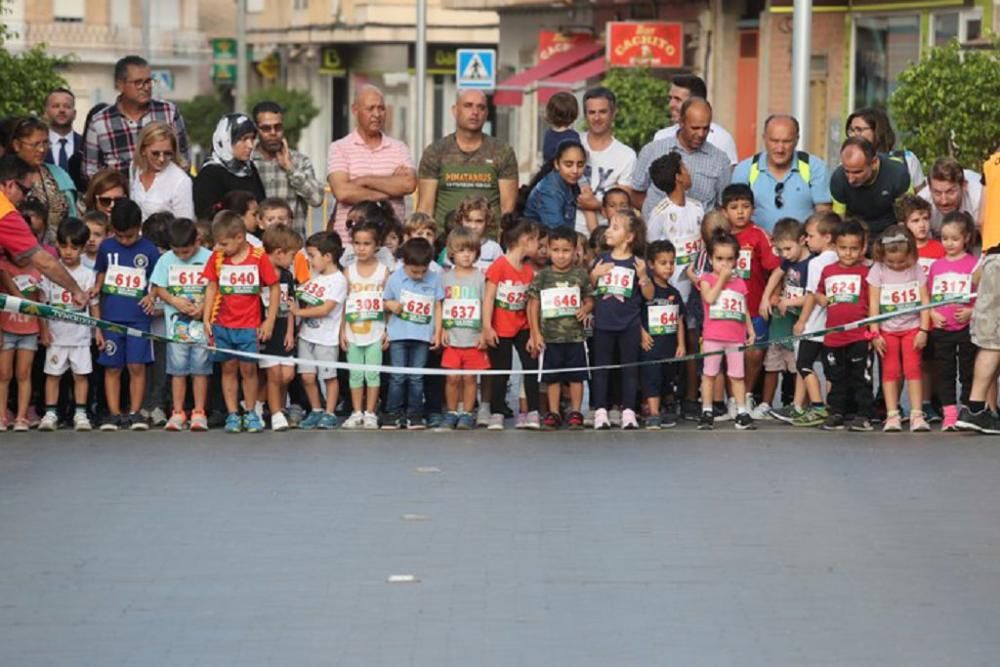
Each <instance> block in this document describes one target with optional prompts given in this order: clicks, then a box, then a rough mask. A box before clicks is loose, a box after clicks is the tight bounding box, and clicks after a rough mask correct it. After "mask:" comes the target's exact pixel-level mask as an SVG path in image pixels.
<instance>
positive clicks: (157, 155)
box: [149, 151, 174, 160]
mask: <svg viewBox="0 0 1000 667" xmlns="http://www.w3.org/2000/svg"><path fill="white" fill-rule="evenodd" d="M149 154H150V155H152V156H153V159H154V160H170V159H173V157H174V152H173V151H149Z"/></svg>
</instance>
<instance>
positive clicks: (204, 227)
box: [194, 220, 215, 252]
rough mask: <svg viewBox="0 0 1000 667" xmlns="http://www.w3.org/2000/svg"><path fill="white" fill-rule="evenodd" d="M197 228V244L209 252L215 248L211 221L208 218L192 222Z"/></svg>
mask: <svg viewBox="0 0 1000 667" xmlns="http://www.w3.org/2000/svg"><path fill="white" fill-rule="evenodd" d="M194 227H195V229H197V230H198V245H200V246H201V247H202V248H205V249H206V250H208V251H209V252H212V251H213V250H215V237H213V236H212V223H211V221H210V220H199V221H197V222H196V223H194Z"/></svg>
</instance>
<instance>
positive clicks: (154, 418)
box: [149, 408, 176, 428]
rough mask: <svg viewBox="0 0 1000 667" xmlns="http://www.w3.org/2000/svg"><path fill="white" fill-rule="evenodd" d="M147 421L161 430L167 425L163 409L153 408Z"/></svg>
mask: <svg viewBox="0 0 1000 667" xmlns="http://www.w3.org/2000/svg"><path fill="white" fill-rule="evenodd" d="M175 414H176V413H175ZM149 421H150V422H151V423H152V424H153V426H154V427H155V428H161V427H163V426H165V425H166V423H167V413H166V412H164V411H163V408H153V411H152V412H151V413H149Z"/></svg>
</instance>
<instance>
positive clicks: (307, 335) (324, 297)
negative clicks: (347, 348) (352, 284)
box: [295, 271, 347, 346]
mask: <svg viewBox="0 0 1000 667" xmlns="http://www.w3.org/2000/svg"><path fill="white" fill-rule="evenodd" d="M295 296H296V298H298V299H299V302H300V303H302V304H303V305H304V306H305V307H310V306H313V305H318V304H319V303H322V302H323V301H336V302H337V305H336V306H335V307H334V309H333V310H331V311H330V312H329V313H327V314H326V315H325V316H324V317H303V318H302V326H301V328H300V329H299V338H301V339H302V340H305V341H308V342H310V343H316V344H318V345H331V346H332V345H340V318H341V317H343V315H344V300H345V299H346V298H347V279H346V278H345V277H344V274H343V273H341V272H340V271H334V272H333V273H328V274H326V275H323V274H320V275H316V276H313V277H312V278H310V279H309V282H307V283H306V284H304V285H299V286H297V287H296V288H295Z"/></svg>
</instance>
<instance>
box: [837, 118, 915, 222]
mask: <svg viewBox="0 0 1000 667" xmlns="http://www.w3.org/2000/svg"><path fill="white" fill-rule="evenodd" d="M909 189H910V172H909V171H908V170H907V168H906V165H905V164H903V163H902V162H897V161H896V160H891V159H889V157H888V156H885V155H881V156H880V155H878V154H877V153H876V152H875V147H874V146H872V145H871V143H869V142H868V141H867V140H866V139H862V138H861V137H851V138H849V139H847V140H846V141H845V142H844V143H843V145H842V146H841V147H840V166H839V167H837V168H836V169H835V170H834V172H833V175H832V176H830V195H831V196H832V197H833V210H834V212H835V213H839V214H840V215H850V216H854V217H856V218H860V219H861V220H863V221H864V222H865V224H867V225H868V231H869V233H870V235H871V238H872V239H874V238H875V237H876V236H878V235H879V234H881V233H882V230H884V229H885V228H886V227H888V226H889V225H892V224H895V223H896V212H895V209H894V208H893V205H894V204H895V202H896V199H897V198H898V197H899V196H900V195H901V194H903V193H905V192H906V191H908V190H909Z"/></svg>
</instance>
